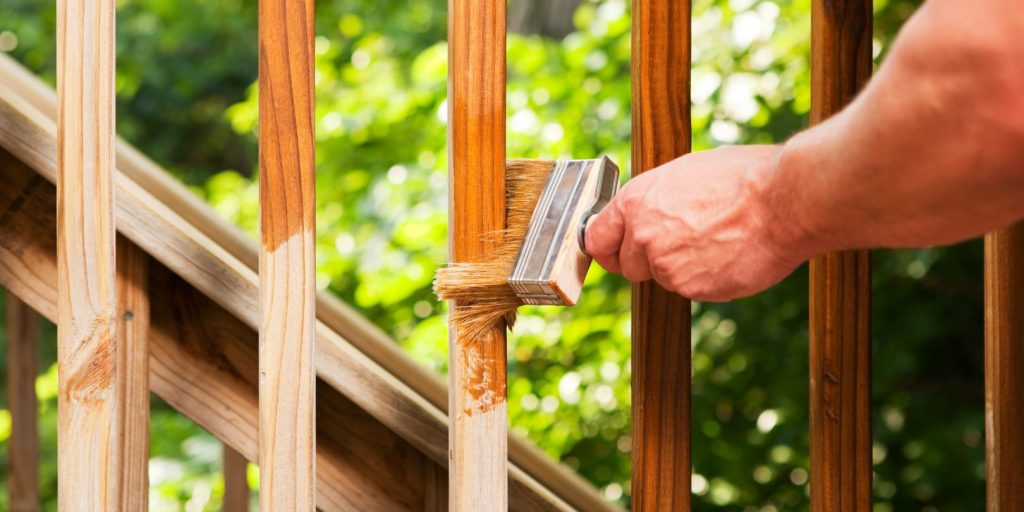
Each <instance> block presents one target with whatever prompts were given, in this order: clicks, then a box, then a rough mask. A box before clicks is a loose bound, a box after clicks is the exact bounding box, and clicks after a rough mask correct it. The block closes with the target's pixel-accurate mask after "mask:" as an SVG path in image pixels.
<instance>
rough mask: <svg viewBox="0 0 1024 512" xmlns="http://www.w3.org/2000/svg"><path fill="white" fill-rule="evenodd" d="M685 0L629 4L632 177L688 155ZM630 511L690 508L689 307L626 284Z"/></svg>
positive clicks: (654, 287)
mask: <svg viewBox="0 0 1024 512" xmlns="http://www.w3.org/2000/svg"><path fill="white" fill-rule="evenodd" d="M690 13H691V5H690V1H689V0H633V60H632V90H633V111H632V115H633V173H634V175H637V174H640V173H642V172H645V171H648V170H650V169H653V168H654V167H656V166H658V165H661V164H663V163H665V162H668V161H670V160H672V159H674V158H676V157H679V156H681V155H682V154H684V153H687V152H689V151H690V138H691V137H690V135H691V133H690V130H691V128H690V94H689V90H690V87H689V84H690ZM632 334H633V343H632V349H633V366H632V368H633V375H632V384H633V390H632V393H633V411H632V415H633V452H632V455H633V479H632V488H633V493H632V499H633V509H634V510H639V511H649V510H678V511H686V510H690V302H689V301H688V300H686V299H684V298H682V297H680V296H679V295H677V294H675V293H672V292H670V291H667V290H665V289H664V288H662V287H661V286H660V285H658V283H656V282H654V281H648V282H645V283H637V284H635V285H633V333H632Z"/></svg>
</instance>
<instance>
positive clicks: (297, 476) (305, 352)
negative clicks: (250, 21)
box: [259, 0, 316, 511]
mask: <svg viewBox="0 0 1024 512" xmlns="http://www.w3.org/2000/svg"><path fill="white" fill-rule="evenodd" d="M259 41H260V241H261V243H262V251H261V252H260V315H261V322H260V450H259V465H260V468H261V469H262V471H260V509H261V510H267V511H276V510H313V508H314V506H315V495H316V492H315V491H316V489H315V479H316V478H315V477H316V471H315V460H316V435H315V424H316V421H315V413H316V397H315V395H316V374H315V370H316V368H315V366H314V360H313V354H314V350H313V340H314V332H313V328H314V323H315V320H316V317H315V314H316V313H315V309H316V308H315V303H316V298H315V293H316V285H315V272H316V247H315V245H314V233H315V215H316V214H315V206H316V205H315V188H314V171H315V167H316V155H315V146H314V143H315V139H314V127H313V102H314V98H313V0H261V1H260V2H259Z"/></svg>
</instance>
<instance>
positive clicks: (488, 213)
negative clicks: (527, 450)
mask: <svg viewBox="0 0 1024 512" xmlns="http://www.w3.org/2000/svg"><path fill="white" fill-rule="evenodd" d="M448 148H449V154H448V179H449V194H448V198H449V203H448V206H449V215H448V219H449V230H448V232H449V236H448V248H449V249H448V250H449V256H450V258H449V259H450V261H451V262H452V263H457V262H472V261H480V260H483V259H485V258H487V257H488V255H490V254H491V253H492V252H493V251H494V250H495V249H497V247H498V244H499V243H500V241H497V240H490V239H488V238H487V235H489V234H491V233H495V232H498V231H500V230H501V229H503V228H504V227H505V0H496V1H492V2H478V1H476V0H449V1H448ZM451 307H452V308H453V309H457V308H459V307H461V306H460V305H459V304H458V303H453V304H451ZM449 330H450V333H449V337H448V372H449V373H448V379H449V383H450V385H449V388H448V404H449V405H448V411H449V414H450V416H451V430H450V432H449V436H448V452H449V462H448V464H449V466H448V496H449V500H450V501H449V510H453V511H477V510H506V509H507V508H508V444H507V439H508V410H507V406H506V403H505V400H506V381H507V377H506V361H505V350H506V346H505V325H504V323H503V322H501V323H498V324H497V325H494V326H493V327H492V328H491V329H490V331H488V332H487V333H486V334H483V335H481V336H479V337H476V338H470V337H469V336H467V335H465V334H464V333H460V332H458V330H457V329H456V327H455V325H454V324H453V323H449Z"/></svg>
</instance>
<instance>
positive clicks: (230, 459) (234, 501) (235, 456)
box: [220, 444, 249, 512]
mask: <svg viewBox="0 0 1024 512" xmlns="http://www.w3.org/2000/svg"><path fill="white" fill-rule="evenodd" d="M248 467H249V461H248V460H246V459H245V456H243V455H242V454H241V453H238V452H237V451H235V449H234V448H232V447H230V446H228V445H226V444H225V445H224V501H223V502H222V503H221V507H220V508H221V510H223V512H248V511H249V480H248V479H247V478H246V470H247V469H248Z"/></svg>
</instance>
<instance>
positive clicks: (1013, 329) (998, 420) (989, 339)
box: [985, 224, 1024, 512]
mask: <svg viewBox="0 0 1024 512" xmlns="http://www.w3.org/2000/svg"><path fill="white" fill-rule="evenodd" d="M1022 365H1024V224H1018V225H1016V226H1014V227H1011V228H1008V229H1004V230H1000V231H996V232H994V233H991V234H989V235H988V236H986V237H985V462H986V472H987V477H986V480H987V482H988V489H987V490H988V510H990V511H991V512H997V511H1008V510H1024V434H1022V433H1024V372H1021V366H1022Z"/></svg>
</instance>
